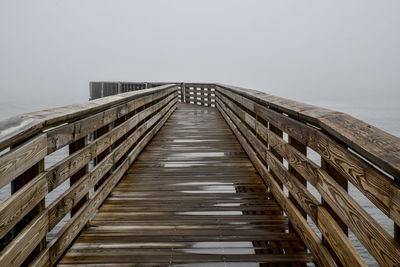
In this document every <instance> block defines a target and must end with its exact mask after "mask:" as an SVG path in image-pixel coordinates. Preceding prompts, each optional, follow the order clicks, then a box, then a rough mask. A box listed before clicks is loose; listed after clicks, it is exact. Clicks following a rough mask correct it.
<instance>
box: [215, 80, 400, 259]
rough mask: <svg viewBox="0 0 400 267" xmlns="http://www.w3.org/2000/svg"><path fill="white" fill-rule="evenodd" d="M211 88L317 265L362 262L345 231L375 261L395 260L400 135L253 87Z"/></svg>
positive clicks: (397, 249)
mask: <svg viewBox="0 0 400 267" xmlns="http://www.w3.org/2000/svg"><path fill="white" fill-rule="evenodd" d="M216 91H217V108H218V109H219V110H220V112H221V113H222V115H223V117H224V118H225V120H226V121H227V123H228V125H229V126H230V127H231V129H232V131H233V132H234V133H235V134H236V136H237V137H238V139H239V141H240V143H241V144H242V146H243V148H244V149H245V151H246V152H247V154H248V155H249V157H250V159H251V161H252V162H253V164H254V166H255V167H256V169H257V170H258V172H259V173H260V175H261V176H262V178H263V179H264V181H265V183H266V184H267V185H268V187H269V188H270V190H271V191H272V193H273V195H274V197H275V198H276V199H277V201H278V203H279V204H280V206H281V208H282V209H283V210H284V211H285V213H286V214H287V215H288V217H289V219H290V221H291V222H292V225H293V227H294V228H295V229H296V232H297V233H298V234H299V236H300V237H301V238H302V239H303V242H304V243H305V244H306V245H307V247H308V248H309V249H310V250H311V252H312V254H313V256H314V257H315V258H316V260H317V262H318V263H320V264H321V265H323V266H333V265H336V264H343V265H344V266H365V263H364V262H363V260H362V258H361V257H360V255H359V254H358V253H357V251H356V250H355V248H354V247H353V245H352V243H351V242H350V240H349V239H348V237H347V235H348V229H350V230H351V231H352V232H353V233H354V234H355V236H356V237H357V238H358V239H359V241H360V242H361V243H362V244H363V245H364V246H365V248H366V249H367V250H368V251H369V253H370V254H371V255H372V256H373V257H374V258H375V259H376V261H377V262H378V263H379V264H380V265H382V266H399V265H400V257H399V255H400V243H399V241H400V238H399V232H398V230H399V225H400V216H399V215H400V213H399V212H400V201H399V199H400V186H399V181H398V179H397V178H398V169H397V166H398V164H399V160H400V157H399V156H398V155H399V154H398V152H397V151H400V150H399V148H400V139H399V138H397V137H395V136H392V135H390V134H388V133H386V132H384V131H382V130H379V129H377V128H375V127H373V126H369V125H368V124H366V123H365V122H362V121H360V120H357V119H355V118H353V117H351V116H349V115H347V114H344V113H340V112H335V111H331V110H327V109H322V108H318V107H315V106H311V105H306V104H302V103H299V102H295V101H291V100H287V99H283V98H279V97H274V96H271V95H268V94H265V93H262V92H258V91H255V90H249V89H242V88H238V87H233V86H227V85H219V84H217V86H216ZM353 131H354V132H353ZM284 135H286V136H287V140H286V139H285V138H284ZM390 146H392V147H390ZM308 149H312V150H313V151H315V152H316V153H318V155H319V156H320V158H321V162H320V164H316V163H315V162H313V161H312V160H311V159H310V158H309V157H307V150H308ZM354 151H356V152H357V153H359V154H357V153H355V152H354ZM367 159H368V160H367ZM371 163H372V164H371ZM390 174H392V175H393V176H394V177H392V176H391V175H390ZM348 182H351V183H352V184H353V185H354V186H355V187H356V188H357V189H358V190H359V191H360V192H361V193H362V194H364V195H365V196H366V197H367V198H368V199H369V200H370V201H371V202H372V203H373V204H374V205H375V206H376V207H377V208H379V209H380V210H381V211H382V212H383V213H384V214H386V215H387V216H388V218H390V219H391V220H393V222H394V226H395V236H391V235H390V234H389V233H388V232H387V231H386V230H384V229H383V228H382V226H381V225H379V223H378V222H376V221H375V219H374V218H372V217H371V216H370V215H369V214H368V213H367V212H366V211H365V210H364V209H363V208H362V207H361V206H360V204H359V203H357V201H356V200H355V199H354V198H353V197H352V196H351V195H350V194H351V193H349V192H348V191H347V183H348ZM307 184H311V185H312V186H313V187H314V188H315V189H316V190H317V191H318V193H319V194H320V196H321V201H320V200H318V199H317V198H316V197H315V196H314V195H313V194H312V193H311V192H310V191H309V190H308V188H307ZM285 190H287V192H289V193H288V194H287V193H285ZM305 216H308V217H310V218H311V219H312V221H313V222H314V223H315V225H316V226H317V227H318V229H319V231H320V232H321V233H322V239H321V238H320V237H319V236H318V235H317V233H316V232H315V231H314V230H313V229H312V227H311V225H309V224H308V222H307V220H306V217H305Z"/></svg>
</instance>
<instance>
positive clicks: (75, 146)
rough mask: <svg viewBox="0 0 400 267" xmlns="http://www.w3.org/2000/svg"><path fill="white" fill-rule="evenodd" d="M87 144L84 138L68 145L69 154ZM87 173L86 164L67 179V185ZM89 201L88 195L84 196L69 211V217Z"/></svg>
mask: <svg viewBox="0 0 400 267" xmlns="http://www.w3.org/2000/svg"><path fill="white" fill-rule="evenodd" d="M87 144H88V137H87V136H85V137H83V138H81V139H79V140H77V141H75V142H73V143H72V144H70V145H69V154H70V155H71V154H73V153H74V152H76V151H78V150H80V149H82V148H84V147H85V146H87ZM87 173H88V165H87V164H86V165H85V166H84V167H83V168H82V169H80V170H79V171H77V172H76V173H75V174H74V175H72V176H71V178H70V179H69V184H70V185H71V186H72V185H73V184H75V183H76V182H78V181H79V180H80V179H81V178H82V177H83V176H85V174H87ZM88 199H89V193H88V194H86V195H85V196H84V197H83V198H82V199H81V200H80V201H79V202H78V203H76V205H75V206H74V207H73V208H72V209H71V217H72V216H74V214H75V213H76V212H77V211H78V210H79V209H80V208H81V207H82V206H83V204H85V202H86V201H87V200H88Z"/></svg>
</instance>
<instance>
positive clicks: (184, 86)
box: [90, 82, 215, 107]
mask: <svg viewBox="0 0 400 267" xmlns="http://www.w3.org/2000/svg"><path fill="white" fill-rule="evenodd" d="M165 84H176V87H177V90H178V99H179V102H183V103H190V104H196V105H203V106H209V107H215V84H212V83H184V82H168V83H167V82H90V99H97V98H101V97H105V96H110V95H116V94H120V93H124V92H129V91H136V90H142V89H145V88H152V87H156V86H160V85H165Z"/></svg>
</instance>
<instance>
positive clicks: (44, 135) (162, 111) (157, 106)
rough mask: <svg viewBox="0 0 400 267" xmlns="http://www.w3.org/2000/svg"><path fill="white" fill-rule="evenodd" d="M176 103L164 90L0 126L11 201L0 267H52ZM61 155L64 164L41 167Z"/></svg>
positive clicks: (173, 89) (1, 173)
mask: <svg viewBox="0 0 400 267" xmlns="http://www.w3.org/2000/svg"><path fill="white" fill-rule="evenodd" d="M177 101H178V93H177V86H176V85H163V86H159V87H154V88H150V89H145V90H140V91H134V92H128V93H123V94H119V95H115V96H110V97H106V98H101V99H97V100H93V101H90V102H86V103H82V104H79V105H71V106H66V107H61V108H55V109H50V110H44V111H39V112H34V113H29V114H24V115H21V116H16V117H13V118H10V119H8V120H6V121H3V122H1V123H0V151H1V156H0V187H4V186H7V185H9V184H10V183H11V190H12V194H11V196H10V197H9V198H8V199H6V200H5V201H4V202H3V203H1V204H0V220H1V222H0V223H1V224H0V238H2V244H3V247H2V250H1V252H0V266H9V265H12V266H18V265H24V266H25V265H28V264H32V265H38V266H43V265H46V266H52V265H54V264H55V263H57V261H58V260H59V258H60V256H62V255H63V253H64V252H65V250H66V249H67V248H68V247H69V246H70V245H71V243H72V242H73V240H74V239H75V238H76V237H77V235H78V234H79V233H80V231H81V230H82V229H83V228H84V226H85V225H86V224H87V222H88V221H89V220H90V218H91V217H92V216H93V215H94V214H95V212H96V210H97V209H98V208H99V206H100V205H101V204H102V203H103V201H104V199H105V198H106V197H107V195H108V194H109V193H110V192H111V190H112V189H113V187H114V186H115V185H116V183H118V181H119V180H120V178H121V177H122V175H123V174H124V173H125V172H126V171H127V170H128V168H129V167H130V165H131V164H132V163H133V161H134V160H135V159H136V157H137V155H138V154H139V153H140V151H141V150H142V149H143V148H144V147H145V146H146V144H147V143H148V142H149V140H150V139H151V138H152V137H153V136H154V135H155V134H156V133H157V131H158V130H159V129H160V128H161V127H162V126H163V124H164V123H165V121H166V120H167V119H168V117H169V116H170V115H171V114H172V112H173V111H174V110H175V108H176V103H177ZM89 136H91V137H92V138H90V139H89V138H88V137H89ZM61 149H67V150H66V152H67V153H66V157H64V158H62V159H61V160H59V161H57V162H55V163H54V164H53V165H52V166H45V158H46V157H47V156H49V155H52V154H53V153H57V151H60V150H61ZM68 183H69V184H68ZM62 184H63V185H66V186H63V187H60V185H62ZM65 188H66V190H64V191H63V192H61V194H60V195H59V196H58V197H57V198H56V199H55V200H54V201H52V202H50V203H46V202H48V200H49V199H48V198H46V196H49V194H51V193H53V191H55V190H60V189H65ZM68 214H69V215H70V218H69V217H68V216H67V215H68ZM63 218H67V222H66V224H65V225H64V226H63V227H62V228H61V229H60V230H59V231H58V232H57V233H55V237H54V238H53V239H52V240H51V242H49V243H46V234H48V233H49V232H50V231H52V230H53V229H54V228H55V227H56V226H57V224H58V223H59V222H60V221H61V220H62V219H63ZM68 218H69V219H68ZM53 231H54V230H53Z"/></svg>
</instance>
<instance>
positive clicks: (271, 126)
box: [268, 122, 283, 188]
mask: <svg viewBox="0 0 400 267" xmlns="http://www.w3.org/2000/svg"><path fill="white" fill-rule="evenodd" d="M268 127H269V130H270V131H271V132H273V133H275V134H276V135H277V136H279V137H280V138H283V132H282V131H281V130H280V129H279V128H277V127H275V126H274V125H272V124H271V123H270V122H268ZM269 150H270V152H271V153H272V154H273V155H274V156H275V157H276V159H277V160H278V161H279V162H282V163H283V157H282V156H281V155H280V154H279V153H278V152H277V151H276V150H275V149H273V148H272V147H270V148H269ZM271 174H272V176H273V177H274V178H275V180H276V182H277V183H278V184H279V186H280V187H281V188H283V184H282V182H281V181H280V180H279V179H278V178H277V176H276V175H275V173H274V172H273V171H272V170H271Z"/></svg>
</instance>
